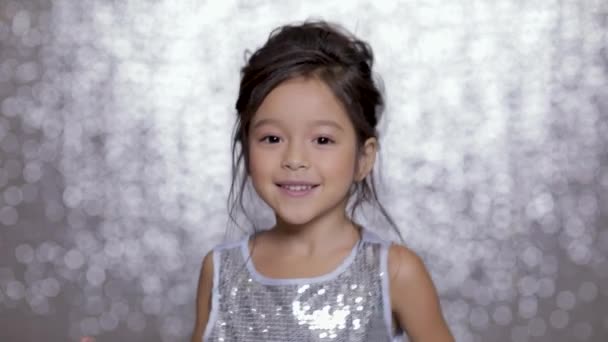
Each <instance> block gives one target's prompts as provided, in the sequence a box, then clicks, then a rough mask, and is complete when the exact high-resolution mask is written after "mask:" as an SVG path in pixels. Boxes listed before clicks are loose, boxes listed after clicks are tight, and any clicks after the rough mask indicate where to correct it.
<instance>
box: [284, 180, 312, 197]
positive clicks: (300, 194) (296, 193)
mask: <svg viewBox="0 0 608 342" xmlns="http://www.w3.org/2000/svg"><path fill="white" fill-rule="evenodd" d="M298 185H304V184H303V183H298ZM311 185H312V184H311ZM277 186H278V187H279V189H281V193H283V194H285V195H287V196H289V197H304V196H307V195H309V194H310V193H312V192H313V191H314V190H315V189H316V188H317V187H318V185H312V188H310V189H308V190H304V191H293V190H289V189H287V188H285V187H284V186H281V185H280V184H277Z"/></svg>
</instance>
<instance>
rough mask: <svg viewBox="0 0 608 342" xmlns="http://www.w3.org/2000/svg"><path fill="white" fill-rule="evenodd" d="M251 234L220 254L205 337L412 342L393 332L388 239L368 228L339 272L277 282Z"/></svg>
mask: <svg viewBox="0 0 608 342" xmlns="http://www.w3.org/2000/svg"><path fill="white" fill-rule="evenodd" d="M248 241H249V237H248V238H246V239H243V240H242V241H240V242H235V243H228V244H223V245H220V246H218V247H216V248H215V249H214V251H213V262H214V271H215V274H214V279H213V284H214V288H213V294H212V305H211V306H212V308H211V313H210V315H209V321H208V324H207V326H206V329H205V334H204V337H203V341H205V342H207V341H213V342H215V341H223V342H245V341H246V342H257V341H260V342H262V341H263V342H279V341H280V342H285V341H295V342H304V341H306V342H308V341H310V342H313V341H314V342H317V341H319V342H321V341H343V342H347V341H348V342H363V341H366V342H370V341H374V342H375V341H406V340H407V338H405V336H404V335H402V334H399V335H394V334H393V326H392V318H391V317H392V315H391V308H390V298H389V289H388V275H387V259H388V247H389V243H388V242H387V241H384V240H382V239H380V238H379V237H378V236H376V235H375V234H373V233H371V232H369V231H367V230H365V229H364V230H363V233H362V238H361V240H360V241H359V242H358V243H357V244H356V245H355V246H354V247H353V249H352V251H351V253H350V254H349V256H348V257H347V258H346V259H345V260H344V261H343V262H342V264H341V265H340V266H338V267H337V268H336V269H334V270H333V271H332V272H330V273H328V274H325V275H323V276H319V277H315V278H300V279H275V278H268V277H265V276H263V275H262V274H260V273H258V272H257V271H256V270H255V267H254V265H253V263H252V262H251V259H250V258H249V254H250V253H249V244H248Z"/></svg>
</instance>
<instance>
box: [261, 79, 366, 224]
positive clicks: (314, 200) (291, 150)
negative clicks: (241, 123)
mask: <svg viewBox="0 0 608 342" xmlns="http://www.w3.org/2000/svg"><path fill="white" fill-rule="evenodd" d="M249 133H250V134H249V156H250V158H249V170H250V177H251V180H252V183H253V186H254V188H255V189H256V191H257V193H258V195H259V196H260V197H261V198H262V199H263V200H264V202H266V203H267V204H268V205H269V206H270V207H271V208H272V209H273V210H274V212H275V214H276V215H277V219H280V220H281V221H282V222H284V223H287V224H290V225H302V224H306V223H309V222H311V221H313V220H315V219H318V218H321V217H324V216H327V215H344V211H345V209H346V204H347V201H348V198H347V193H348V190H349V188H350V186H351V184H352V183H353V181H355V180H361V179H363V178H364V177H365V176H366V175H367V174H368V173H369V172H370V171H371V168H372V166H373V163H374V158H375V152H376V142H375V139H374V138H370V139H368V141H367V142H366V143H365V145H364V147H363V149H362V151H361V153H360V154H358V152H357V141H356V135H355V130H354V127H353V125H352V123H351V121H350V119H349V117H348V115H347V113H346V111H345V109H344V108H343V106H342V104H341V103H340V102H339V101H338V100H337V99H336V98H335V96H334V95H333V93H332V92H331V90H330V89H329V88H328V86H327V85H326V84H325V83H324V82H322V81H320V80H318V79H316V78H302V77H299V78H293V79H290V80H288V81H285V82H283V83H282V84H280V85H279V86H277V87H276V88H275V89H273V90H272V91H271V92H270V93H269V94H268V95H267V96H266V98H265V99H264V101H263V102H262V104H261V106H260V107H259V109H258V111H257V112H256V114H255V115H254V117H253V120H252V121H251V125H250V132H249Z"/></svg>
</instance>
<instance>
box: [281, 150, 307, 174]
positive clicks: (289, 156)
mask: <svg viewBox="0 0 608 342" xmlns="http://www.w3.org/2000/svg"><path fill="white" fill-rule="evenodd" d="M307 160H308V159H307V158H306V153H305V152H304V150H303V148H302V147H300V146H295V144H290V146H288V147H287V151H285V155H284V159H283V163H282V165H281V166H282V167H284V168H288V169H291V170H297V169H300V168H306V169H307V168H308V167H309V163H308V161H307Z"/></svg>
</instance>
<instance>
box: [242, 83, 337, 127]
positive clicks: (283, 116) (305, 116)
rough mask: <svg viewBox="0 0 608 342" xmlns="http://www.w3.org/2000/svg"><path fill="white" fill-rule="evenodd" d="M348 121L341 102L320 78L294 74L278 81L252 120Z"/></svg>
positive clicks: (256, 122) (275, 122)
mask: <svg viewBox="0 0 608 342" xmlns="http://www.w3.org/2000/svg"><path fill="white" fill-rule="evenodd" d="M348 121H349V118H348V115H347V113H346V111H345V109H344V106H343V104H342V103H341V102H340V101H339V100H338V99H337V98H336V96H335V95H334V94H333V92H332V91H331V89H330V88H329V87H328V86H327V85H326V84H325V83H324V82H323V81H321V80H318V79H316V78H295V79H291V80H289V81H285V82H283V83H281V84H279V85H278V86H277V87H275V88H274V89H273V90H272V91H271V92H270V93H269V94H268V95H267V96H266V98H265V99H264V100H263V101H262V104H261V105H260V107H259V108H258V110H257V111H256V114H255V115H254V117H253V122H252V124H253V126H257V125H259V124H260V123H274V124H281V123H284V124H286V123H294V122H297V123H307V124H313V123H321V124H323V123H328V122H338V123H342V124H344V123H345V122H348ZM330 125H331V124H330Z"/></svg>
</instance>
